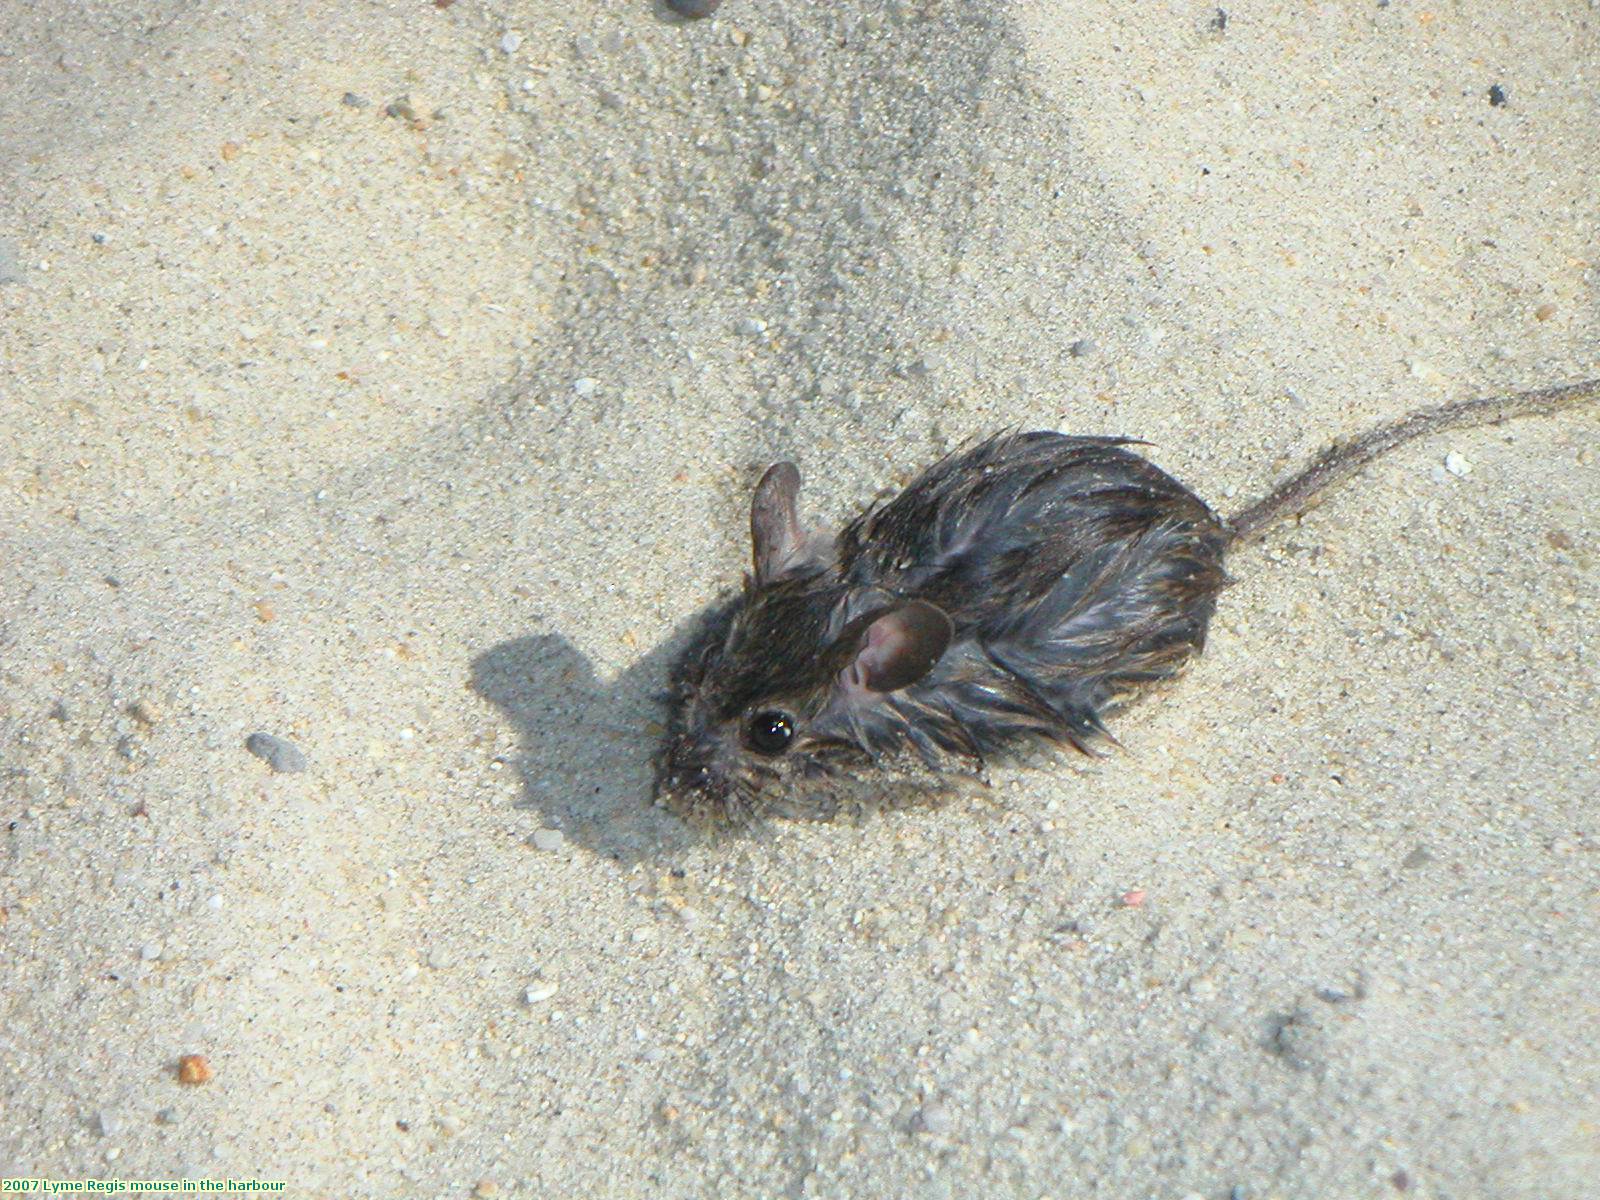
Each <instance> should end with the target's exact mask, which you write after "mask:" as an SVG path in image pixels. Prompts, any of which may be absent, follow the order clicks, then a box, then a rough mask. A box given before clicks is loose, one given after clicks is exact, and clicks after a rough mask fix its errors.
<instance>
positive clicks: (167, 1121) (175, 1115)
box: [156, 1105, 183, 1125]
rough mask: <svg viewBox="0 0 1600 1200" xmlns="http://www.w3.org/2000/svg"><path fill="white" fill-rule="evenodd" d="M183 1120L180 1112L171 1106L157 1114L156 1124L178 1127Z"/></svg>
mask: <svg viewBox="0 0 1600 1200" xmlns="http://www.w3.org/2000/svg"><path fill="white" fill-rule="evenodd" d="M182 1119H183V1118H182V1117H181V1115H180V1114H179V1112H178V1110H177V1109H175V1108H173V1107H172V1106H171V1105H168V1106H167V1107H166V1108H163V1109H159V1110H158V1111H157V1112H156V1123H157V1124H159V1125H176V1124H177V1123H178V1122H179V1121H180V1120H182Z"/></svg>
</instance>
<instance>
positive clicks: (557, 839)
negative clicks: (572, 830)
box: [528, 829, 567, 850]
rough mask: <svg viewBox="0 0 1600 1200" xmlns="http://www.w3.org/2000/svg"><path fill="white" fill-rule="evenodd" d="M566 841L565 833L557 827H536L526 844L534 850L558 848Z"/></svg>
mask: <svg viewBox="0 0 1600 1200" xmlns="http://www.w3.org/2000/svg"><path fill="white" fill-rule="evenodd" d="M566 841H567V835H566V834H564V833H562V832H561V830H559V829H536V830H534V833H533V836H532V837H531V838H529V839H528V844H529V845H530V846H532V847H533V848H534V849H535V850H559V849H561V847H562V846H564V845H566Z"/></svg>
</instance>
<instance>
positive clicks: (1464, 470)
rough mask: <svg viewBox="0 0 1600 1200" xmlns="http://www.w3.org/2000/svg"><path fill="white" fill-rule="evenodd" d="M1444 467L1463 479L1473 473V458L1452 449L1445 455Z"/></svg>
mask: <svg viewBox="0 0 1600 1200" xmlns="http://www.w3.org/2000/svg"><path fill="white" fill-rule="evenodd" d="M1444 469H1445V470H1446V471H1449V472H1450V474H1452V475H1454V476H1455V477H1456V478H1457V479H1461V478H1464V477H1465V476H1467V475H1471V474H1472V460H1471V459H1469V458H1467V456H1466V455H1464V454H1457V453H1456V452H1455V451H1454V450H1452V451H1450V453H1449V454H1446V455H1445V456H1444Z"/></svg>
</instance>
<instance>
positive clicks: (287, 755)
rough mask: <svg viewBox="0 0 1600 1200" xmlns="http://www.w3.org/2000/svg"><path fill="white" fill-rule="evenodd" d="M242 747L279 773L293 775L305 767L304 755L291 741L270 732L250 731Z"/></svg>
mask: <svg viewBox="0 0 1600 1200" xmlns="http://www.w3.org/2000/svg"><path fill="white" fill-rule="evenodd" d="M244 748H245V749H246V750H248V751H250V753H251V754H254V755H255V756H256V757H257V758H259V759H261V760H262V761H263V762H265V763H266V764H267V766H269V767H271V768H272V769H273V770H274V771H275V772H277V773H278V774H280V775H294V774H297V773H299V772H301V771H304V770H305V769H306V756H305V755H304V754H302V753H301V752H300V748H299V747H298V746H296V745H295V744H294V743H293V742H289V741H285V740H284V739H283V738H281V737H276V736H274V735H273V734H270V733H261V732H257V733H252V734H251V735H250V736H249V737H247V738H245V740H244Z"/></svg>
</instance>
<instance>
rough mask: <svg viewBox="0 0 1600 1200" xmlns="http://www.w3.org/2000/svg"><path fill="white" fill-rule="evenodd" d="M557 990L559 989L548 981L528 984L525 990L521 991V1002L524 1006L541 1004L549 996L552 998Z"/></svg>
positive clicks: (542, 980) (543, 980)
mask: <svg viewBox="0 0 1600 1200" xmlns="http://www.w3.org/2000/svg"><path fill="white" fill-rule="evenodd" d="M559 990H560V989H559V988H558V987H557V986H556V985H555V984H554V983H552V982H551V981H550V980H548V979H541V980H539V981H538V982H536V983H530V984H529V985H528V986H527V987H526V988H524V989H523V991H522V1002H523V1003H524V1004H543V1003H544V1002H545V1001H546V1000H548V999H550V997H551V996H554V995H555V994H556V992H558V991H559Z"/></svg>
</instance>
